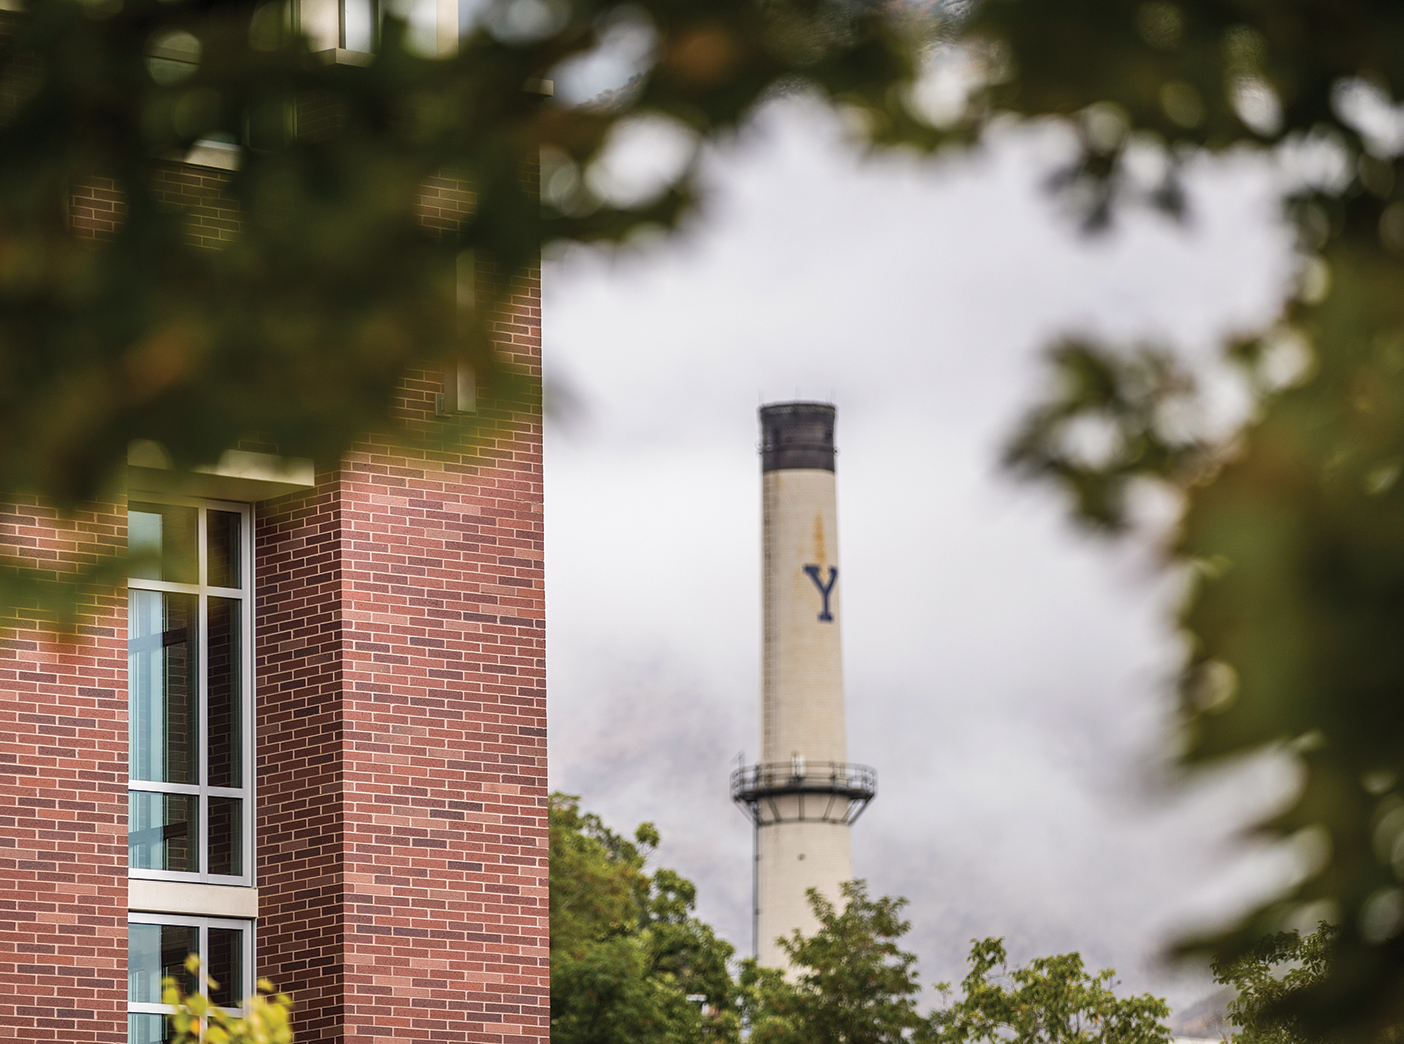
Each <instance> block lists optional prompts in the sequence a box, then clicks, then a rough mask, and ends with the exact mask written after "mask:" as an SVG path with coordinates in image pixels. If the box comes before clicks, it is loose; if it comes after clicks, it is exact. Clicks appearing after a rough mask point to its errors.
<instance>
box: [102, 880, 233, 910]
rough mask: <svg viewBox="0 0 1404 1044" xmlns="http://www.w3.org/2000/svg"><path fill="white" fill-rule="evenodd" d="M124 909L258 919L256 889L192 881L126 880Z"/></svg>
mask: <svg viewBox="0 0 1404 1044" xmlns="http://www.w3.org/2000/svg"><path fill="white" fill-rule="evenodd" d="M127 909H129V910H137V911H140V912H142V913H179V914H195V915H197V916H201V917H245V918H250V919H252V918H255V917H257V916H258V889H257V888H247V887H241V886H239V885H216V884H201V883H199V882H195V881H148V880H143V879H141V878H136V877H133V878H129V879H128V881H127Z"/></svg>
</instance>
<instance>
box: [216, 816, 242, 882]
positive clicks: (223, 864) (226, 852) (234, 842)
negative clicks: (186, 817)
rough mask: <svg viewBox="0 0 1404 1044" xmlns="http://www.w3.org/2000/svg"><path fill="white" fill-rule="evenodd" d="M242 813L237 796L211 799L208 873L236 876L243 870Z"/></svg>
mask: <svg viewBox="0 0 1404 1044" xmlns="http://www.w3.org/2000/svg"><path fill="white" fill-rule="evenodd" d="M243 812H244V803H243V802H242V801H240V800H239V799H238V798H223V797H212V798H210V862H209V872H210V873H212V874H228V875H229V876H231V877H238V876H239V875H241V874H242V873H243V872H244V845H243V840H244V838H243V833H242V829H241V828H242V827H243Z"/></svg>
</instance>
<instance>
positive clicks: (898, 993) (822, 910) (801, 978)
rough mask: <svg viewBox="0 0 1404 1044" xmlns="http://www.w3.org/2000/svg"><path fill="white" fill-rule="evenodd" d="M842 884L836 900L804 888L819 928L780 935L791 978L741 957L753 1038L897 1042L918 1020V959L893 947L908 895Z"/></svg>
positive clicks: (902, 929)
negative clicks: (876, 895) (877, 894)
mask: <svg viewBox="0 0 1404 1044" xmlns="http://www.w3.org/2000/svg"><path fill="white" fill-rule="evenodd" d="M842 888H843V897H842V904H841V905H840V904H835V903H833V902H830V901H829V900H828V899H826V898H825V897H824V896H823V895H821V894H819V892H817V891H816V890H815V889H813V888H811V889H809V891H808V893H807V894H808V897H809V905H810V908H811V909H812V910H813V911H814V914H815V916H816V917H818V919H819V927H818V929H817V930H816V931H815V932H814V934H813V935H811V936H808V937H806V936H804V935H803V934H801V933H800V932H799V931H798V930H797V931H795V932H794V933H793V935H791V937H790V938H788V939H782V940H781V941H780V942H781V946H782V947H783V948H784V951H785V953H786V955H787V956H788V957H789V959H790V965H791V969H792V972H791V975H790V976H789V977H788V978H787V977H786V976H785V975H784V974H782V973H781V972H780V971H777V970H775V969H773V968H762V967H760V966H759V965H757V964H756V962H755V961H754V960H749V961H747V962H746V963H745V965H744V967H743V970H742V974H741V986H742V989H743V990H744V991H745V996H746V1003H745V1011H746V1014H747V1022H748V1023H749V1024H750V1027H751V1036H750V1040H751V1041H753V1042H755V1044H895V1042H896V1041H901V1040H904V1039H906V1036H907V1034H908V1033H909V1032H910V1031H911V1030H913V1029H914V1028H915V1027H916V1026H918V1025H919V1024H920V1022H921V1018H920V1016H919V1015H918V1014H917V1010H916V1008H917V996H918V994H920V992H921V986H920V985H919V984H918V983H917V976H916V957H915V956H914V955H913V954H910V953H906V952H904V951H903V950H902V949H900V947H899V946H898V940H899V939H900V938H901V937H902V936H903V935H905V934H906V932H907V930H908V929H909V928H910V927H911V923H910V922H908V921H904V920H902V919H901V916H900V914H901V911H902V908H903V907H904V906H906V905H907V901H906V900H905V899H890V898H885V897H884V898H881V899H872V898H869V896H868V890H867V886H866V885H865V884H864V883H863V882H862V881H849V882H846V883H845V884H844V885H843V886H842Z"/></svg>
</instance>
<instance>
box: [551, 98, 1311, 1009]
mask: <svg viewBox="0 0 1404 1044" xmlns="http://www.w3.org/2000/svg"><path fill="white" fill-rule="evenodd" d="M1065 146H1066V142H1065V140H1064V139H1062V138H1060V136H1059V134H1058V132H1056V131H1053V130H1050V129H1048V128H1043V129H1041V130H1040V129H1025V130H1018V131H1009V132H1006V133H1003V134H1001V135H998V136H997V141H996V143H995V144H994V145H992V146H990V147H988V148H985V149H983V150H981V151H980V152H978V153H976V154H973V155H969V156H966V157H960V158H945V159H939V160H917V159H914V158H911V157H907V156H895V157H894V156H888V157H885V158H877V159H867V160H863V159H859V158H856V157H855V156H854V155H853V154H852V151H851V150H850V149H847V148H845V146H844V144H843V134H842V131H841V129H840V127H839V126H838V125H837V123H836V122H835V121H834V120H833V119H832V118H831V117H829V116H827V115H824V114H822V113H819V112H817V111H815V110H814V109H813V108H811V107H808V106H807V105H806V104H805V103H803V102H797V101H788V102H784V103H781V104H779V105H778V106H776V107H774V108H772V109H771V110H770V111H769V112H768V113H767V115H766V116H765V117H764V118H763V119H762V120H761V121H760V123H759V125H758V126H756V127H754V128H753V129H752V130H751V131H749V132H748V133H747V134H746V135H745V136H744V138H743V140H741V141H740V142H738V143H736V144H735V145H734V146H732V147H728V148H726V149H725V150H723V151H722V152H720V153H719V154H717V155H716V156H714V157H713V158H712V161H711V172H710V177H711V181H712V185H713V199H712V202H711V205H710V206H709V207H708V209H707V213H706V215H705V218H704V220H702V221H700V222H698V223H697V224H696V226H695V227H694V228H692V229H691V230H690V232H689V233H688V234H686V235H685V236H683V237H682V238H681V239H679V240H676V241H673V242H671V243H669V244H666V245H664V246H662V247H661V248H655V249H651V250H648V251H634V252H629V253H627V254H625V255H622V256H618V257H608V256H605V255H603V254H599V253H593V252H587V251H581V252H578V253H572V254H570V255H568V256H565V257H562V258H557V259H554V260H552V261H551V262H550V263H548V264H547V266H546V270H545V284H544V285H545V345H546V347H545V351H546V373H547V381H548V383H549V384H551V385H553V386H554V387H556V388H557V389H559V388H562V387H564V388H565V389H567V390H568V391H569V393H570V396H571V398H572V401H573V402H574V403H575V408H574V409H572V410H568V411H564V412H563V413H562V414H561V415H560V416H558V417H557V418H556V419H554V420H552V421H549V422H548V425H547V443H546V446H547V449H546V483H547V485H546V509H547V516H546V518H547V574H546V575H547V605H548V637H549V649H550V654H549V662H548V669H549V690H548V691H549V700H550V714H551V719H550V721H551V747H550V752H551V759H552V764H551V781H552V785H553V786H554V787H557V788H560V789H564V790H567V791H571V792H574V793H579V794H581V795H583V796H584V799H585V804H586V805H587V807H589V808H591V809H594V810H596V811H598V812H600V813H601V814H602V815H603V816H604V817H605V818H606V820H607V821H608V822H610V823H611V824H612V825H613V826H615V827H616V828H617V829H621V830H626V831H631V830H632V828H633V826H634V825H635V824H636V823H638V822H639V821H640V820H652V821H654V822H655V823H656V824H657V825H658V826H659V828H660V829H661V830H662V833H663V838H664V842H663V847H662V849H661V851H660V853H659V856H658V862H660V863H661V864H663V865H668V866H671V867H673V868H675V869H677V870H678V871H680V872H681V873H683V874H684V875H686V876H688V877H690V878H692V879H693V880H695V881H696V882H697V884H698V886H699V894H700V901H699V912H700V915H701V916H702V917H703V918H705V919H707V920H708V921H710V922H712V923H713V924H715V925H717V927H718V928H719V929H720V930H721V931H722V933H723V934H724V935H725V936H727V937H728V938H729V939H731V940H732V941H733V942H734V943H736V944H737V946H738V947H739V948H740V949H741V950H743V951H744V952H749V947H750V914H749V910H750V884H751V871H750V859H751V835H750V829H749V826H748V823H747V821H746V819H745V818H744V816H743V815H742V814H741V813H740V812H738V811H737V810H736V809H735V808H733V807H732V805H731V803H730V801H729V800H728V796H727V776H728V772H729V770H730V769H731V768H732V767H733V765H734V763H735V761H736V758H737V756H738V754H739V753H740V752H743V751H744V752H745V756H746V758H747V760H754V758H755V754H756V751H757V749H758V746H759V743H758V732H759V703H758V688H759V644H760V593H759V592H760V561H759V551H760V475H759V462H758V459H757V456H756V444H757V420H756V407H757V406H758V405H759V404H760V403H761V402H769V401H775V400H784V399H791V398H795V397H801V398H812V399H826V400H831V401H833V402H835V403H836V404H837V406H838V428H837V439H838V445H839V458H838V472H837V474H838V499H839V505H838V506H839V543H840V557H841V558H842V560H843V570H844V583H845V589H844V626H845V633H844V636H843V645H844V657H845V677H846V684H847V708H848V735H849V751H850V758H851V759H852V760H854V761H858V762H863V763H867V764H871V765H873V766H875V767H876V768H877V770H878V773H879V795H878V797H877V800H876V801H875V802H874V803H873V805H872V807H871V808H870V809H869V810H868V812H867V814H866V815H865V816H864V818H863V819H862V820H861V821H860V822H859V823H858V825H857V826H856V827H854V830H853V854H854V870H855V873H856V875H857V876H860V877H864V878H866V879H867V880H868V881H869V882H870V885H871V888H872V890H873V891H874V892H876V893H878V894H891V895H903V896H906V897H908V898H909V899H910V900H911V907H910V911H909V913H910V916H911V919H912V921H913V923H914V927H913V931H912V934H911V936H910V937H909V942H910V945H911V947H912V948H913V949H914V950H916V951H917V953H918V955H919V957H920V961H921V965H920V966H921V971H922V977H923V980H924V981H925V982H928V983H930V982H935V981H938V980H941V979H953V980H958V979H959V978H960V977H961V976H962V974H963V968H964V957H965V954H966V952H967V950H968V947H969V941H970V940H971V939H972V938H973V937H984V936H988V935H1000V936H1004V937H1005V939H1006V941H1007V943H1008V945H1009V947H1010V950H1011V955H1012V956H1013V957H1014V959H1016V960H1018V961H1023V960H1027V959H1028V958H1030V957H1033V956H1038V955H1042V954H1048V953H1053V952H1066V951H1069V950H1080V951H1081V952H1082V954H1083V956H1084V957H1085V958H1086V960H1087V961H1088V963H1089V964H1090V965H1092V966H1094V967H1105V966H1112V967H1115V968H1116V969H1117V971H1118V972H1119V973H1120V976H1121V979H1122V981H1123V983H1124V984H1125V986H1126V987H1127V988H1130V989H1134V990H1142V989H1154V990H1156V991H1158V992H1161V993H1164V994H1167V995H1169V996H1170V997H1171V999H1172V1001H1173V1002H1174V1003H1176V1004H1177V1005H1180V1006H1184V1005H1187V1004H1190V1003H1192V1002H1194V1001H1195V1000H1196V999H1198V998H1199V997H1201V996H1203V995H1204V994H1205V993H1206V992H1208V986H1207V979H1206V978H1204V977H1203V975H1193V974H1185V973H1174V972H1172V971H1170V970H1168V969H1167V968H1166V967H1164V966H1162V965H1159V964H1158V963H1157V955H1158V953H1159V951H1160V950H1161V948H1162V947H1163V946H1164V944H1165V943H1166V942H1167V941H1169V940H1170V939H1171V938H1172V937H1173V935H1174V933H1175V932H1176V931H1179V930H1182V929H1185V928H1186V927H1188V926H1191V925H1192V924H1196V923H1202V922H1203V921H1204V920H1205V919H1206V918H1213V917H1216V916H1218V917H1222V916H1224V915H1225V914H1226V912H1228V911H1231V910H1232V909H1233V907H1234V904H1235V902H1241V900H1242V897H1243V896H1245V895H1247V894H1249V893H1250V892H1251V891H1252V890H1253V889H1254V888H1261V887H1262V886H1263V885H1262V882H1263V881H1264V880H1265V874H1266V873H1267V870H1266V869H1265V867H1266V866H1267V865H1268V864H1267V862H1266V861H1265V859H1264V857H1262V856H1261V855H1258V856H1253V855H1252V853H1250V852H1249V851H1248V850H1247V849H1246V848H1245V847H1244V846H1243V845H1242V844H1241V843H1240V842H1238V841H1237V840H1236V839H1235V831H1236V830H1237V829H1238V828H1239V827H1240V826H1241V825H1242V824H1243V823H1244V822H1245V820H1246V818H1247V817H1248V815H1249V814H1250V813H1251V811H1252V810H1253V809H1254V808H1261V807H1262V806H1263V802H1264V800H1265V797H1264V795H1266V794H1269V793H1271V792H1272V791H1273V789H1274V788H1275V787H1280V785H1281V784H1282V777H1281V774H1280V773H1278V772H1274V771H1272V768H1271V766H1266V767H1260V770H1258V771H1256V772H1249V773H1247V774H1240V775H1238V776H1236V777H1234V778H1233V779H1231V780H1228V781H1223V780H1220V781H1219V782H1217V783H1203V782H1201V783H1199V784H1196V785H1194V786H1191V787H1188V788H1180V789H1174V788H1171V787H1169V786H1168V785H1166V783H1165V778H1164V773H1163V766H1164V762H1165V754H1164V751H1165V749H1166V744H1167V736H1168V729H1167V724H1168V714H1169V707H1170V699H1169V686H1168V679H1169V677H1170V675H1171V673H1172V672H1173V670H1174V668H1175V665H1176V663H1177V662H1178V655H1179V646H1178V645H1177V642H1176V640H1175V638H1174V635H1173V632H1172V630H1171V628H1170V625H1169V612H1170V606H1172V604H1173V600H1174V597H1175V591H1176V578H1175V577H1174V576H1172V575H1168V574H1166V573H1164V572H1162V571H1160V570H1159V569H1158V567H1157V561H1156V558H1155V556H1154V554H1153V553H1152V552H1151V551H1150V550H1149V549H1148V547H1147V545H1146V544H1145V543H1144V542H1140V543H1137V542H1134V541H1133V542H1131V543H1129V544H1125V545H1123V546H1120V547H1117V546H1113V545H1110V544H1108V543H1106V542H1104V541H1100V540H1093V539H1089V538H1088V537H1086V536H1084V535H1081V534H1080V533H1079V532H1078V531H1077V530H1076V528H1075V527H1073V526H1072V525H1071V524H1070V523H1069V522H1068V519H1067V511H1066V505H1065V504H1064V503H1063V502H1062V501H1061V500H1060V498H1059V496H1058V495H1057V494H1056V493H1055V492H1053V491H1052V490H1050V489H1047V488H1044V487H1039V486H1030V485H1027V484H1022V483H1019V482H1016V481H1014V480H1013V479H1011V477H1010V476H1009V475H1008V474H1007V473H1005V472H1004V471H1002V470H1001V467H1000V465H999V455H1000V449H1001V445H1002V443H1003V441H1004V440H1005V439H1007V437H1008V435H1009V433H1010V432H1011V431H1012V430H1013V427H1014V425H1015V424H1016V423H1017V421H1018V419H1019V416H1020V411H1021V409H1022V408H1023V407H1024V406H1025V405H1026V404H1027V403H1028V402H1029V401H1031V398H1032V397H1033V396H1034V395H1035V394H1036V393H1037V391H1038V389H1039V388H1040V382H1041V381H1043V380H1044V379H1045V377H1046V375H1045V373H1044V372H1043V371H1042V370H1041V368H1040V362H1039V360H1040V353H1041V350H1042V349H1043V348H1044V347H1045V346H1046V345H1047V344H1048V343H1049V342H1050V341H1051V340H1053V339H1054V338H1056V337H1057V336H1059V335H1061V334H1066V333H1070V332H1073V333H1078V332H1081V333H1087V332H1091V333H1095V334H1101V335H1104V336H1107V337H1112V338H1118V339H1123V340H1135V339H1138V338H1145V339H1154V340H1158V341H1162V342H1166V343H1170V344H1173V345H1175V346H1176V347H1178V348H1179V349H1181V350H1182V351H1184V352H1186V353H1188V354H1190V355H1197V356H1200V357H1203V356H1205V355H1208V354H1212V352H1213V349H1214V346H1215V345H1216V344H1217V343H1218V341H1219V338H1220V337H1221V336H1222V335H1223V334H1224V333H1226V332H1229V331H1236V330H1244V329H1251V328H1253V327H1255V326H1259V325H1261V324H1263V323H1264V322H1266V321H1267V320H1269V319H1270V318H1271V317H1272V316H1273V315H1274V314H1275V312H1276V310H1277V308H1278V305H1279V302H1280V299H1281V296H1282V294H1283V290H1284V287H1285V285H1286V282H1287V279H1288V274H1289V270H1290V257H1289V251H1288V249H1287V242H1288V240H1287V237H1286V235H1285V233H1284V231H1283V229H1282V228H1281V226H1280V225H1279V223H1278V222H1277V220H1276V215H1275V211H1274V208H1273V206H1272V203H1271V199H1272V192H1271V186H1272V182H1271V179H1270V177H1269V176H1268V174H1267V173H1266V171H1265V170H1264V168H1263V167H1262V165H1261V164H1259V163H1256V162H1254V161H1253V160H1251V159H1250V158H1248V157H1245V156H1236V157H1230V158H1227V159H1224V160H1222V161H1219V162H1217V163H1215V164H1212V165H1209V166H1207V167H1204V168H1202V169H1200V170H1198V172H1197V173H1196V174H1195V176H1194V177H1193V179H1192V185H1191V188H1192V220H1191V221H1189V222H1188V223H1186V224H1185V225H1174V224H1172V223H1170V222H1168V221H1166V220H1165V219H1163V218H1160V217H1156V216H1152V215H1147V214H1141V215H1131V216H1130V217H1128V218H1127V219H1126V220H1123V221H1122V222H1121V223H1120V224H1119V225H1118V227H1117V229H1116V230H1115V231H1114V232H1113V233H1111V234H1109V235H1105V236H1102V237H1099V238H1096V239H1094V240H1088V239H1086V238H1085V237H1079V236H1078V235H1077V234H1076V233H1075V231H1074V230H1073V228H1072V225H1071V223H1070V221H1069V219H1068V218H1067V216H1066V215H1065V214H1063V213H1061V212H1060V211H1059V209H1058V207H1057V206H1055V205H1054V203H1053V202H1052V201H1051V200H1050V199H1049V197H1048V195H1047V193H1046V192H1045V191H1043V190H1041V189H1040V188H1039V185H1040V183H1041V181H1042V180H1043V179H1044V178H1045V177H1046V176H1047V174H1048V172H1049V170H1050V169H1051V166H1052V164H1054V163H1055V162H1056V159H1057V157H1058V156H1059V155H1060V150H1063V149H1064V148H1065Z"/></svg>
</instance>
